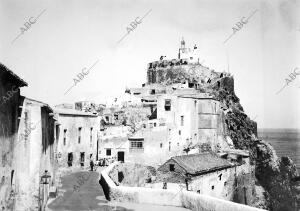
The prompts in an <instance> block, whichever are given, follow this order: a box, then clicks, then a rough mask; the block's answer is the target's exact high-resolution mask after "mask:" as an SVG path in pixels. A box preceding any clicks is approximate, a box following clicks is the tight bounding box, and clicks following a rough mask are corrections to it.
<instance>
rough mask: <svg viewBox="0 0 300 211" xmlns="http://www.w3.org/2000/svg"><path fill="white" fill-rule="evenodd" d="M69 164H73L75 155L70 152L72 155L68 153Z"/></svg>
mask: <svg viewBox="0 0 300 211" xmlns="http://www.w3.org/2000/svg"><path fill="white" fill-rule="evenodd" d="M68 162H71V163H72V162H73V153H72V152H70V153H68Z"/></svg>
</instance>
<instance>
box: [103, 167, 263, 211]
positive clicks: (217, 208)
mask: <svg viewBox="0 0 300 211" xmlns="http://www.w3.org/2000/svg"><path fill="white" fill-rule="evenodd" d="M117 164H118V163H114V164H112V165H110V166H108V167H107V168H106V169H104V170H103V171H102V172H101V176H100V180H99V183H100V184H101V186H102V188H103V191H104V194H105V197H106V198H107V199H108V200H117V201H122V202H134V203H141V204H156V205H167V206H178V207H185V208H188V209H191V210H196V211H262V209H258V208H254V207H250V206H246V205H242V204H237V203H233V202H230V201H226V200H222V199H217V198H214V197H210V196H206V195H202V194H197V193H194V192H189V191H185V190H182V191H180V192H178V191H177V190H162V189H152V188H143V187H122V186H117V185H116V184H115V183H114V182H113V181H112V180H111V178H110V177H109V176H108V175H109V172H110V171H111V170H112V168H113V167H114V166H115V165H117Z"/></svg>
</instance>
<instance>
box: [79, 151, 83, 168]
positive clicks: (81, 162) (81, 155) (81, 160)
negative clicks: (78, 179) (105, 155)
mask: <svg viewBox="0 0 300 211" xmlns="http://www.w3.org/2000/svg"><path fill="white" fill-rule="evenodd" d="M80 164H81V166H84V152H80Z"/></svg>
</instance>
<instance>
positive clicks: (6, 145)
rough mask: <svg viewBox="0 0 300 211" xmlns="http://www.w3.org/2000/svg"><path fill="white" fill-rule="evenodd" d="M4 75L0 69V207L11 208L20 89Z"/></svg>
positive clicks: (3, 208)
mask: <svg viewBox="0 0 300 211" xmlns="http://www.w3.org/2000/svg"><path fill="white" fill-rule="evenodd" d="M5 77H6V75H3V73H2V71H0V209H1V210H12V209H13V208H14V201H15V199H14V187H15V170H16V167H15V165H14V162H13V160H14V154H13V152H14V144H15V142H16V138H17V129H18V114H19V99H20V90H19V87H18V86H17V85H16V84H14V83H13V82H12V81H11V80H8V79H7V78H5ZM12 90H14V92H13V91H12ZM8 93H11V94H8ZM9 95H10V96H9Z"/></svg>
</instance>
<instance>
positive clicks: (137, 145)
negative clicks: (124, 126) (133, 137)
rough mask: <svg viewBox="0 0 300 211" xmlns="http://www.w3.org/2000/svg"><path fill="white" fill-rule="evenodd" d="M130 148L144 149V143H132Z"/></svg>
mask: <svg viewBox="0 0 300 211" xmlns="http://www.w3.org/2000/svg"><path fill="white" fill-rule="evenodd" d="M130 147H131V148H143V142H142V141H131V142H130Z"/></svg>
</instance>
